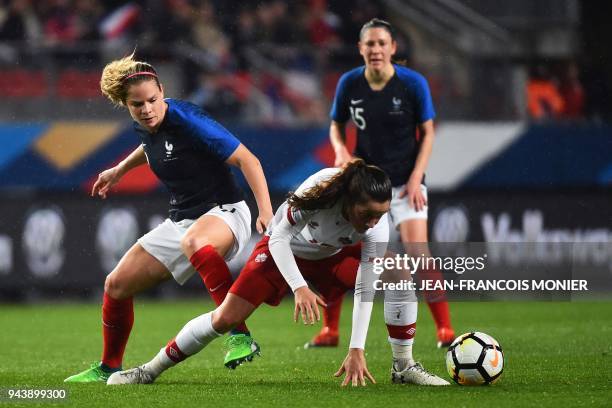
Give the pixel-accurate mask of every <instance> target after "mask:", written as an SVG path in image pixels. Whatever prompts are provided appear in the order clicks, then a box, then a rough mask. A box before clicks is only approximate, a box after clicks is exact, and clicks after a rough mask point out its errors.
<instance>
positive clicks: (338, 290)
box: [229, 236, 361, 306]
mask: <svg viewBox="0 0 612 408" xmlns="http://www.w3.org/2000/svg"><path fill="white" fill-rule="evenodd" d="M269 240H270V237H268V236H264V237H263V238H262V239H261V240H260V241H259V242H258V243H257V245H256V246H255V249H254V250H253V253H251V256H250V257H249V260H248V261H247V263H246V265H245V266H244V268H242V271H241V272H240V276H238V279H236V281H235V282H234V284H233V285H232V287H231V288H230V290H229V292H230V293H233V294H234V295H237V296H240V297H241V298H243V299H244V300H246V301H248V302H249V303H251V304H253V305H255V306H259V305H260V304H262V303H264V302H265V303H267V304H269V305H271V306H276V305H278V304H279V303H280V302H281V300H282V299H283V297H284V296H285V295H286V294H287V292H288V291H289V286H288V285H287V282H286V281H285V278H283V275H282V274H281V273H280V271H279V270H278V267H277V266H276V263H275V262H274V259H273V258H272V255H271V254H270V249H269V248H268V241H269ZM360 258H361V243H358V244H355V245H351V246H347V247H344V248H342V250H341V251H340V252H338V253H337V254H335V255H333V256H330V257H329V258H324V259H320V260H317V261H312V260H307V259H301V258H298V257H295V260H296V262H297V266H298V268H299V269H300V272H302V276H304V279H306V280H307V281H308V282H310V283H311V284H312V285H313V286H314V288H315V289H316V290H317V291H319V293H320V294H321V295H322V296H323V298H324V299H330V298H333V297H334V296H341V295H342V294H344V292H346V291H347V290H349V289H354V288H355V278H356V276H357V269H358V268H359V261H360Z"/></svg>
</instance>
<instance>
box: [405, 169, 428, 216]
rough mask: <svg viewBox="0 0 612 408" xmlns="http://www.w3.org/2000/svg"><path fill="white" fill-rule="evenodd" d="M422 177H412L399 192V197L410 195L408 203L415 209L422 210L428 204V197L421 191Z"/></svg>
mask: <svg viewBox="0 0 612 408" xmlns="http://www.w3.org/2000/svg"><path fill="white" fill-rule="evenodd" d="M421 179H422V178H421V177H419V178H416V177H410V179H409V180H408V182H407V183H406V185H405V186H404V190H403V191H402V192H401V193H400V194H399V198H404V197H406V196H408V205H409V206H410V207H412V208H414V209H415V211H421V210H422V209H423V208H425V206H426V205H427V199H426V198H425V196H424V195H423V191H421Z"/></svg>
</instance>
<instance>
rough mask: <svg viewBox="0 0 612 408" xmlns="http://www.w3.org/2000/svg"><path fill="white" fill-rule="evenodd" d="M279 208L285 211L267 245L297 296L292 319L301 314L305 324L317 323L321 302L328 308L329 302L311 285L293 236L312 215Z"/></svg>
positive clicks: (284, 206) (288, 208) (319, 317)
mask: <svg viewBox="0 0 612 408" xmlns="http://www.w3.org/2000/svg"><path fill="white" fill-rule="evenodd" d="M278 211H282V212H283V213H282V218H281V220H280V221H279V223H278V224H277V225H275V226H274V229H273V230H272V234H271V235H270V241H269V242H268V247H269V248H270V253H271V254H272V258H274V262H275V263H276V266H277V267H278V270H279V271H280V273H281V275H283V278H285V281H287V284H288V285H289V287H290V288H291V290H292V291H293V294H294V296H295V309H294V311H293V320H294V321H295V322H297V321H298V317H299V316H300V315H301V316H302V321H303V322H304V324H308V323H310V324H314V323H315V321H319V320H320V319H321V314H320V312H319V306H318V305H321V306H324V307H325V306H326V304H325V302H323V300H322V299H321V298H320V297H319V296H317V295H316V294H315V293H314V292H312V291H311V290H310V289H309V288H308V284H307V283H306V281H305V280H304V277H303V276H302V273H301V272H300V270H299V268H298V266H297V263H296V262H295V256H294V255H293V252H292V251H291V239H292V238H293V237H294V236H295V235H297V234H298V233H299V232H300V231H301V230H302V229H303V228H304V227H305V226H306V223H307V222H308V219H309V217H308V214H305V213H304V212H303V211H300V210H296V209H293V208H291V207H290V206H288V205H283V206H282V207H281V208H280V209H279V210H278Z"/></svg>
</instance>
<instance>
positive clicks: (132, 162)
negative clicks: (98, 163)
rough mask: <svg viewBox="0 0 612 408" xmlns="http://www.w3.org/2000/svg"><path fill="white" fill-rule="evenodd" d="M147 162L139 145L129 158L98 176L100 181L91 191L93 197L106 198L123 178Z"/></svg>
mask: <svg viewBox="0 0 612 408" xmlns="http://www.w3.org/2000/svg"><path fill="white" fill-rule="evenodd" d="M146 162H147V156H146V155H145V152H144V148H143V147H142V145H139V146H138V147H137V148H136V149H134V151H132V153H130V154H129V156H128V157H126V158H125V159H123V160H122V161H121V162H119V164H117V165H116V166H115V167H111V168H110V169H107V170H104V171H103V172H101V173H100V174H98V179H97V180H96V182H95V183H94V185H93V188H92V189H91V196H92V197H93V196H95V195H98V196H100V197H102V198H106V194H107V193H108V191H109V190H110V189H111V188H112V187H113V186H114V185H115V184H117V183H118V182H119V180H121V177H123V175H124V174H125V173H127V172H128V171H130V170H132V169H133V168H134V167H138V166H140V165H142V164H145V163H146Z"/></svg>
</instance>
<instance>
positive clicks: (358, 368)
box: [334, 348, 376, 387]
mask: <svg viewBox="0 0 612 408" xmlns="http://www.w3.org/2000/svg"><path fill="white" fill-rule="evenodd" d="M342 373H345V377H344V381H342V386H343V387H345V386H347V385H348V384H349V383H351V384H352V386H353V387H357V386H359V385H361V386H363V387H365V386H366V380H365V379H366V378H367V379H368V380H370V381H371V382H372V384H376V380H375V379H374V377H372V374H370V371H368V366H367V364H366V359H365V353H364V351H363V349H356V348H352V349H349V352H348V354H347V355H346V358H345V359H344V362H343V363H342V365H341V366H340V369H338V371H336V373H335V374H334V377H340V376H341V375H342Z"/></svg>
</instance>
